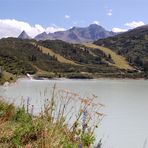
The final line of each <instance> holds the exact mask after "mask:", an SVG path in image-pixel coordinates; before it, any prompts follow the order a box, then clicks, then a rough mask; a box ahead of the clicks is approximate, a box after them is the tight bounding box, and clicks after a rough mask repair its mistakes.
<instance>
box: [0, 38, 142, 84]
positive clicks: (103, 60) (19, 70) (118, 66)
mask: <svg viewBox="0 0 148 148" xmlns="http://www.w3.org/2000/svg"><path fill="white" fill-rule="evenodd" d="M101 41H102V40H101ZM94 46H95V45H93V47H92V46H86V45H82V44H70V43H66V42H63V41H60V40H55V41H50V40H46V41H39V42H37V41H34V40H22V39H17V38H6V39H1V40H0V66H2V67H3V69H4V71H5V72H6V73H7V74H8V73H9V75H10V77H9V78H10V79H14V77H16V76H20V75H26V74H27V73H29V74H35V75H36V76H39V77H48V78H51V77H68V78H98V77H132V78H136V77H144V75H143V73H140V74H139V73H138V72H136V71H135V70H133V68H132V67H131V66H129V65H128V62H127V61H126V60H125V59H124V58H123V57H122V56H119V55H118V54H115V52H113V51H112V52H111V50H108V51H109V52H108V53H107V50H105V49H106V48H104V47H100V46H95V47H94ZM111 49H112V48H111ZM115 55H116V56H115ZM117 55H118V56H117ZM118 59H120V61H119V63H118ZM6 73H4V72H3V74H0V82H3V81H5V79H4V78H6V77H7V76H6V75H5V74H6ZM11 75H12V76H11ZM6 81H7V80H6Z"/></svg>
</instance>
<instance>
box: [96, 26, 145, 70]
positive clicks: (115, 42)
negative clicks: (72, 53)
mask: <svg viewBox="0 0 148 148" xmlns="http://www.w3.org/2000/svg"><path fill="white" fill-rule="evenodd" d="M94 43H95V44H97V45H100V46H104V47H108V48H110V49H112V50H113V51H115V52H116V53H118V54H120V55H122V56H124V57H125V58H126V59H127V61H128V62H129V63H130V65H132V66H134V67H135V68H137V69H138V70H140V71H145V72H146V71H148V26H142V27H139V28H136V29H133V30H131V31H128V32H125V33H122V34H119V35H117V36H114V37H109V38H106V39H101V40H98V41H96V42H94Z"/></svg>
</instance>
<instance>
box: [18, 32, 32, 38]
mask: <svg viewBox="0 0 148 148" xmlns="http://www.w3.org/2000/svg"><path fill="white" fill-rule="evenodd" d="M18 38H19V39H31V37H30V36H29V35H28V34H27V33H26V32H25V31H23V32H22V33H21V34H20V35H19V36H18Z"/></svg>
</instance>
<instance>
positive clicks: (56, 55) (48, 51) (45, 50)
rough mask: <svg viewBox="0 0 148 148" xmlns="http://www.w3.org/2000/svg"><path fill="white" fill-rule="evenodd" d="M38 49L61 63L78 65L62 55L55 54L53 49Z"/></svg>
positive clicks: (41, 47) (42, 47)
mask: <svg viewBox="0 0 148 148" xmlns="http://www.w3.org/2000/svg"><path fill="white" fill-rule="evenodd" d="M33 44H34V45H36V44H35V43H33ZM38 47H39V48H40V50H42V53H44V54H49V55H50V56H52V57H55V58H56V59H57V60H58V61H59V62H61V63H65V64H72V65H78V64H76V63H75V62H74V61H72V60H68V59H66V58H64V57H63V56H61V55H60V54H57V53H55V52H54V51H53V50H52V49H49V48H46V47H44V46H41V45H38Z"/></svg>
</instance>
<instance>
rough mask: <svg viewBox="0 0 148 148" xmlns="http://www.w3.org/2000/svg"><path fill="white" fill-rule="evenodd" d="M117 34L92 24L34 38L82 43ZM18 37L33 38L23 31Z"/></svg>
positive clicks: (42, 34) (41, 34)
mask: <svg viewBox="0 0 148 148" xmlns="http://www.w3.org/2000/svg"><path fill="white" fill-rule="evenodd" d="M114 35H117V33H115V32H112V31H107V30H106V29H105V28H103V27H102V26H100V25H97V24H91V25H89V26H88V27H72V28H70V29H67V30H65V31H57V32H54V33H46V32H42V33H40V34H38V35H36V36H35V37H34V38H32V39H35V40H37V41H40V40H42V41H44V40H62V41H65V42H70V43H82V42H93V41H96V40H98V39H102V38H106V37H110V36H114ZM18 38H20V39H31V37H29V35H28V34H27V33H26V32H25V31H23V32H22V33H21V34H20V35H19V36H18Z"/></svg>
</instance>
